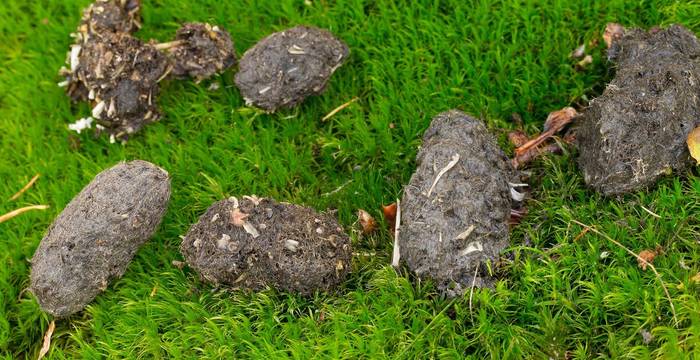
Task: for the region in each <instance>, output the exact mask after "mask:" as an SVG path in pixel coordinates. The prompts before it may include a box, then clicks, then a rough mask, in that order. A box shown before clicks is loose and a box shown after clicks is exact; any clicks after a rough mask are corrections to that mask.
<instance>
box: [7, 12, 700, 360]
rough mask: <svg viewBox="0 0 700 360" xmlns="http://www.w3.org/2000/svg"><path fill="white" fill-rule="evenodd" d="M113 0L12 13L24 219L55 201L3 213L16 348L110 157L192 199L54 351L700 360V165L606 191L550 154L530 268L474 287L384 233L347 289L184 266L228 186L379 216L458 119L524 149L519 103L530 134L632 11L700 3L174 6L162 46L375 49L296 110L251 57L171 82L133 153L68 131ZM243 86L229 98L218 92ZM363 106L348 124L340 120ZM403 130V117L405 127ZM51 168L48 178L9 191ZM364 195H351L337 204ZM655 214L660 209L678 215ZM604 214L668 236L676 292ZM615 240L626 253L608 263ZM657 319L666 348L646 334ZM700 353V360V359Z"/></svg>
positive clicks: (644, 244)
mask: <svg viewBox="0 0 700 360" xmlns="http://www.w3.org/2000/svg"><path fill="white" fill-rule="evenodd" d="M88 3H89V0H35V1H25V0H8V1H5V2H3V4H2V6H0V179H1V181H0V213H5V212H7V211H10V210H13V209H15V208H17V207H19V206H24V205H29V204H49V205H50V206H51V208H50V209H49V210H47V211H36V212H31V213H26V214H24V215H22V216H20V217H18V218H15V219H13V220H11V221H9V222H6V223H3V224H0V357H5V358H7V359H11V358H24V357H28V358H35V357H36V356H37V354H38V350H39V348H40V346H41V339H42V335H43V333H44V332H45V330H46V328H47V326H48V322H49V321H50V320H51V319H50V318H49V317H48V316H47V315H45V314H43V313H42V312H41V311H40V309H39V307H38V305H37V303H36V301H35V300H34V299H33V298H32V296H31V294H30V293H28V292H27V291H26V288H27V286H28V284H29V269H30V266H29V259H30V258H31V256H32V254H33V252H34V249H35V248H36V246H37V245H38V243H39V241H40V240H41V238H42V235H43V233H44V232H45V230H46V228H47V227H48V225H49V224H50V223H51V221H52V220H53V219H54V217H55V216H56V215H57V214H58V213H59V212H60V211H61V209H62V208H63V207H64V206H65V205H66V204H67V203H68V202H69V201H70V200H71V198H72V197H73V196H74V195H75V194H77V193H78V192H79V191H80V190H81V188H82V187H83V186H84V185H85V184H87V183H88V182H89V181H90V180H91V179H92V178H93V176H94V175H95V174H96V173H98V172H99V171H101V170H103V169H106V168H108V167H110V166H112V165H114V164H115V163H117V162H118V161H122V160H131V159H137V158H138V159H145V160H148V161H151V162H154V163H156V164H158V165H160V166H162V167H164V168H165V169H167V170H168V171H169V172H170V174H171V175H172V177H173V190H174V191H173V196H172V202H171V204H170V208H169V210H168V212H167V215H166V217H165V219H164V221H163V223H162V226H161V228H160V230H159V231H158V233H157V234H156V236H155V237H154V238H153V239H152V240H151V241H150V242H149V243H148V244H147V245H145V246H144V247H143V248H142V249H141V251H140V252H139V253H138V255H137V256H136V258H135V259H134V261H133V263H132V264H131V265H130V267H129V269H128V271H127V273H126V275H125V276H124V278H123V279H121V280H119V281H116V282H114V283H113V284H112V285H111V286H110V287H109V289H108V290H107V291H106V292H105V293H104V294H103V295H101V296H99V297H98V298H97V299H96V300H95V301H94V302H93V303H92V304H91V305H90V306H89V307H88V308H87V309H86V310H85V311H84V312H83V313H82V314H79V315H76V316H74V317H72V318H70V319H68V320H61V321H59V322H58V323H57V329H56V332H55V334H54V336H53V344H52V347H51V352H50V354H49V356H50V357H52V358H57V359H60V358H102V357H105V358H295V359H308V358H320V357H324V358H391V359H401V358H415V359H426V358H443V359H446V358H461V357H465V356H466V357H471V358H492V359H512V358H535V359H537V358H552V359H587V358H604V359H607V358H634V359H643V358H655V357H659V358H668V359H681V358H692V357H694V356H698V355H700V301H698V295H699V294H700V291H699V287H700V286H699V285H698V284H695V283H693V281H692V280H690V278H691V277H692V276H694V275H695V274H696V273H698V271H700V252H698V246H699V244H698V238H699V233H698V231H699V230H700V223H699V221H698V215H700V177H698V172H697V171H696V170H693V171H692V172H689V173H683V174H676V176H674V177H669V178H667V179H665V180H663V181H662V182H661V183H660V184H659V186H658V187H655V188H654V189H651V190H649V191H645V192H638V193H635V194H632V195H628V196H625V197H624V198H621V199H606V198H602V197H601V196H599V195H597V194H595V193H593V192H592V191H590V190H588V189H586V188H585V187H584V185H583V182H582V179H581V176H580V174H579V172H578V169H577V167H576V165H575V161H574V160H575V153H573V151H574V150H573V149H569V150H570V151H571V153H570V152H567V154H565V155H564V156H560V157H548V158H546V159H543V160H541V161H539V162H537V163H536V164H535V165H534V166H533V167H532V168H531V171H532V180H531V183H532V185H533V188H534V189H535V191H534V193H533V199H532V200H530V201H529V202H528V208H529V211H530V212H529V215H528V216H527V217H526V218H525V219H524V221H523V223H522V224H520V225H519V226H518V227H517V228H515V230H514V231H513V232H512V247H511V248H509V250H508V252H509V253H510V254H511V255H512V258H513V260H511V261H507V262H506V263H505V264H503V266H502V267H501V268H499V269H498V273H497V275H498V276H499V278H500V280H499V282H498V283H497V285H496V287H495V289H493V290H487V291H476V292H475V293H474V296H473V301H472V306H471V308H470V306H469V300H468V298H464V299H458V300H456V301H449V300H444V299H441V298H440V297H438V296H437V295H436V294H435V292H434V288H433V287H432V285H431V284H429V283H420V282H415V281H414V279H412V278H411V277H410V276H409V275H407V274H405V273H401V274H397V273H395V272H394V270H393V269H391V268H390V267H388V266H387V264H388V263H389V254H390V249H391V239H390V236H389V234H388V233H387V232H385V231H383V232H381V233H380V234H377V235H376V236H373V237H369V238H362V237H359V236H357V235H356V234H355V235H353V243H354V245H355V248H356V250H357V251H358V252H361V253H369V256H357V257H356V258H355V259H354V262H353V273H352V275H351V276H350V278H349V279H348V280H347V282H346V283H345V284H344V286H343V287H342V288H341V289H340V290H339V291H338V292H337V293H336V294H320V295H317V296H315V297H313V298H311V299H304V298H300V297H297V296H293V295H288V294H284V293H278V292H275V291H272V290H269V291H264V292H261V293H253V294H246V293H244V292H237V291H214V290H213V289H212V288H211V287H210V286H209V285H206V284H204V283H202V282H200V281H199V280H198V279H197V277H196V275H195V274H194V273H193V272H191V271H189V270H188V269H184V270H179V269H177V268H175V267H173V266H172V265H171V262H172V261H173V260H180V259H181V255H180V254H179V251H178V247H179V244H180V238H179V236H181V235H183V234H184V233H185V232H186V231H187V230H188V228H189V226H190V224H192V223H193V222H195V221H196V220H197V218H198V216H199V215H200V214H202V213H203V211H204V210H205V209H206V208H207V207H208V206H209V205H210V204H211V203H212V202H214V201H217V200H219V199H222V198H224V197H227V196H231V195H244V194H253V193H254V194H258V195H261V196H270V197H274V198H276V199H278V200H284V201H291V202H300V203H304V204H308V205H311V206H313V207H315V208H317V209H319V210H326V209H337V210H338V216H339V218H340V221H341V222H342V224H343V225H344V226H345V227H346V229H347V230H348V231H351V230H352V229H353V223H354V222H355V212H356V210H357V209H358V208H364V209H366V210H368V211H370V213H372V214H373V215H374V216H376V217H377V218H379V217H380V211H379V209H380V205H381V204H386V203H390V202H392V201H393V200H394V199H396V198H397V197H398V196H400V193H401V187H402V184H405V183H406V182H407V181H408V180H409V178H410V175H411V173H412V172H413V170H414V157H415V154H416V150H417V146H418V145H420V140H419V139H420V136H421V134H422V132H423V130H424V129H425V128H426V127H427V126H428V124H429V122H430V118H431V117H432V116H434V115H435V114H437V113H438V112H441V111H444V110H447V109H450V108H460V109H463V110H465V111H467V112H469V113H471V114H474V115H476V116H478V117H480V118H482V119H484V120H485V121H486V122H487V123H488V125H489V127H490V128H492V129H493V131H494V132H495V133H497V134H499V138H500V141H501V143H502V145H503V147H504V148H506V149H508V151H509V152H512V148H511V147H510V145H508V144H507V142H506V141H505V132H506V129H513V128H514V127H515V124H514V123H513V122H512V121H511V114H512V113H518V114H520V115H522V118H523V119H524V122H525V124H526V125H525V128H526V130H527V131H528V132H529V133H530V134H534V133H536V132H538V130H539V128H540V127H541V124H542V122H543V120H544V119H545V117H546V115H547V113H548V112H550V111H552V110H556V109H559V108H561V107H563V106H566V105H577V104H578V105H581V104H585V103H586V99H590V98H592V97H594V96H596V95H597V94H599V93H600V92H601V91H602V89H603V87H604V84H605V82H606V81H607V80H608V79H610V77H611V74H612V71H613V70H611V69H609V65H608V64H606V59H605V56H604V52H603V49H602V47H603V45H602V44H601V45H599V46H598V47H595V48H591V47H590V46H589V48H588V49H589V50H588V52H589V53H590V54H592V55H593V57H594V63H593V64H592V65H591V66H589V67H588V68H587V69H586V70H584V71H577V70H576V69H575V67H574V64H575V61H574V60H572V59H570V58H568V55H569V52H570V51H571V50H573V49H574V48H575V47H577V46H578V45H580V44H582V43H584V42H588V41H590V40H593V39H599V38H600V35H601V32H602V29H603V28H604V25H605V23H606V22H608V21H617V22H620V23H622V24H624V25H627V26H632V25H637V26H643V27H651V26H654V25H657V24H662V25H667V24H670V23H681V24H684V25H686V26H688V27H689V28H690V29H692V30H693V31H696V32H697V31H700V20H699V19H700V2H698V1H697V0H694V1H692V2H680V1H677V2H676V1H660V0H659V1H656V0H650V1H642V0H640V1H625V0H610V1H593V0H579V1H568V0H559V1H557V0H551V1H527V0H522V1H463V0H453V1H361V0H339V1H330V0H312V1H308V2H306V3H305V2H304V1H301V0H298V1H291V0H282V1H256V0H226V1H221V0H200V1H193V0H151V1H145V3H144V5H143V18H144V21H143V30H142V31H140V32H139V36H140V37H141V38H143V39H149V38H155V39H158V40H160V41H165V40H168V39H169V38H171V37H172V36H173V34H174V33H175V30H176V29H177V27H178V26H179V24H181V23H183V22H186V21H208V22H212V23H215V24H219V25H221V26H223V27H224V28H226V29H227V30H228V31H230V32H231V34H232V36H233V38H234V40H235V43H236V49H237V51H238V54H242V53H243V52H244V51H245V50H246V49H248V48H250V47H251V46H253V44H255V42H256V41H257V40H259V39H261V38H262V37H264V36H266V35H267V34H269V33H271V32H274V31H278V30H282V29H284V28H286V27H290V26H293V25H297V24H311V25H316V26H319V27H323V28H328V29H330V30H331V31H333V32H334V33H336V34H337V35H338V36H339V37H340V38H342V39H344V40H345V41H346V42H347V43H348V44H349V45H350V48H351V49H352V55H351V57H350V59H349V61H348V63H347V64H346V65H345V66H344V67H342V68H341V69H340V70H339V71H338V72H337V73H336V74H335V75H334V77H333V79H332V81H331V82H330V84H329V86H328V89H327V91H326V93H325V94H324V95H323V96H320V97H316V98H312V99H309V100H308V101H307V102H305V103H304V104H303V105H302V106H300V107H298V108H296V109H294V110H290V111H283V112H281V113H278V114H274V115H265V114H260V113H258V112H256V111H253V110H251V109H248V108H246V107H245V106H244V103H243V101H242V99H241V97H240V96H239V94H238V91H237V89H236V88H235V86H234V85H233V81H232V77H233V74H234V72H235V70H232V71H230V72H228V73H226V74H224V75H223V76H221V77H219V78H216V79H214V80H212V81H207V82H204V83H202V84H200V85H196V84H194V83H191V82H170V83H168V84H166V85H165V86H164V88H163V91H162V96H161V97H160V104H161V106H162V109H163V113H164V116H163V119H162V120H161V121H160V122H159V123H157V124H154V125H151V126H149V127H147V128H146V129H144V131H142V132H141V133H140V134H138V135H137V136H135V137H134V138H133V139H132V140H130V141H129V142H128V143H127V144H126V145H124V146H122V145H119V144H109V141H108V139H107V138H104V137H102V138H98V139H95V138H93V137H92V135H91V134H86V133H83V134H81V135H79V136H72V135H71V133H70V132H69V131H68V130H67V124H68V123H70V122H73V121H74V120H76V119H78V118H81V117H84V116H86V115H87V114H89V108H88V107H87V105H85V104H78V105H75V104H71V103H70V101H69V100H68V98H67V97H66V96H65V95H64V94H63V91H62V89H60V88H58V87H57V86H56V83H57V82H59V81H60V79H59V78H58V76H57V75H56V74H57V70H58V68H59V67H60V66H61V65H62V64H63V62H64V59H65V55H66V51H67V49H68V46H69V44H70V42H71V38H70V37H69V36H68V34H69V33H71V32H72V31H73V30H74V29H75V27H76V25H77V23H78V21H79V18H80V14H81V9H82V8H83V7H84V6H86V5H87V4H88ZM214 82H216V83H219V84H220V85H221V87H220V89H219V90H215V91H211V90H208V87H209V86H210V84H211V83H214ZM354 97H359V98H360V100H359V101H358V102H356V103H354V104H353V105H351V106H349V107H348V108H347V109H345V110H343V111H342V112H340V113H338V114H337V115H335V116H334V117H333V118H332V119H330V120H329V121H327V122H322V121H321V120H320V119H321V118H322V117H323V116H324V115H325V114H326V113H328V112H329V111H330V110H332V109H334V108H335V107H337V106H338V105H340V104H343V103H345V102H347V101H349V100H350V99H352V98H354ZM392 124H393V125H392ZM35 173H40V174H41V178H40V179H39V181H38V182H37V184H36V185H35V186H34V187H33V188H32V189H31V190H30V191H29V192H27V193H26V194H25V195H24V196H22V197H21V198H20V199H19V200H17V201H14V202H13V201H9V200H7V199H8V198H9V197H10V196H11V195H12V194H13V193H14V192H15V191H17V190H18V189H19V188H20V187H22V185H24V184H25V183H26V182H27V181H28V180H29V179H30V178H31V177H32V176H33V175H34V174H35ZM342 185H345V186H344V187H342V188H341V189H340V190H339V191H337V192H335V193H332V194H330V195H325V196H324V195H323V194H325V193H329V192H332V191H333V190H334V189H336V188H339V187H341V186H342ZM642 206H644V207H646V208H647V209H650V210H652V211H653V212H655V213H656V214H658V215H659V216H660V218H656V217H654V216H652V215H650V214H649V213H647V212H646V211H644V210H643V209H642ZM573 220H578V221H581V222H583V223H586V224H593V225H595V226H596V227H597V228H598V229H600V230H601V231H604V232H605V233H607V234H608V235H610V236H611V237H613V238H615V239H617V240H619V241H620V242H622V243H623V244H625V245H626V246H628V247H629V248H631V249H632V250H634V251H637V252H639V251H641V250H643V249H646V248H652V249H653V248H655V247H656V246H657V245H660V246H662V247H663V248H664V249H665V254H663V255H661V256H659V257H658V258H657V259H656V260H655V264H656V266H657V267H658V269H659V271H660V272H661V274H662V276H663V279H664V282H665V283H666V284H667V285H668V287H669V290H670V292H671V296H672V298H673V303H674V305H675V308H676V312H677V314H678V319H679V323H678V324H675V323H674V322H673V319H672V315H671V309H670V306H669V302H668V301H667V299H666V298H665V296H664V294H663V290H662V287H661V286H660V284H659V282H658V281H657V280H656V279H655V277H654V275H653V273H652V272H651V271H649V270H647V271H642V270H641V269H639V268H638V267H637V264H636V261H635V259H634V258H633V257H631V256H630V255H628V254H627V253H625V252H624V250H622V249H620V248H617V247H615V246H614V245H613V244H612V243H611V242H609V241H607V240H605V239H604V238H602V237H600V236H597V235H595V234H593V233H590V232H589V233H587V234H585V235H583V236H580V237H579V238H578V239H577V235H579V234H580V233H581V231H582V228H581V227H580V226H578V225H576V224H574V223H573ZM606 255H607V256H606ZM642 330H647V331H650V332H651V334H652V335H653V340H652V341H651V342H650V343H649V344H645V343H644V341H643V337H642V335H641V332H640V331H642ZM699 357H700V356H699Z"/></svg>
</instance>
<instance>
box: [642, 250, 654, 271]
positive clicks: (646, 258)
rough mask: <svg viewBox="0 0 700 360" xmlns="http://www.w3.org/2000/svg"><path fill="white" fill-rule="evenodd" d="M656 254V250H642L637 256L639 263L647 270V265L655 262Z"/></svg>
mask: <svg viewBox="0 0 700 360" xmlns="http://www.w3.org/2000/svg"><path fill="white" fill-rule="evenodd" d="M656 255H657V254H656V251H654V250H648V249H647V250H642V252H640V253H639V256H638V257H637V265H638V266H639V267H640V268H642V270H646V269H647V266H649V264H651V263H653V262H654V258H655V257H656Z"/></svg>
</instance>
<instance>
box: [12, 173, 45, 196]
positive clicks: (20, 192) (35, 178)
mask: <svg viewBox="0 0 700 360" xmlns="http://www.w3.org/2000/svg"><path fill="white" fill-rule="evenodd" d="M37 179H39V174H36V175H34V177H33V178H32V179H31V180H29V182H28V183H27V185H24V187H23V188H22V189H20V190H19V191H18V192H17V193H16V194H14V195H12V197H11V198H10V201H14V200H17V198H19V197H20V196H22V194H24V192H25V191H27V190H29V188H30V187H32V185H34V183H35V182H36V181H37Z"/></svg>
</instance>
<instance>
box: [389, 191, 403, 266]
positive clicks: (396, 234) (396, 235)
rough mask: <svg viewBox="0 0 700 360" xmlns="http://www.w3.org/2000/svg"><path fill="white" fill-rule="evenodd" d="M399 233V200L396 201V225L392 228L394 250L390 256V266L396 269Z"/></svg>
mask: <svg viewBox="0 0 700 360" xmlns="http://www.w3.org/2000/svg"><path fill="white" fill-rule="evenodd" d="M400 231H401V200H399V199H396V224H395V226H394V250H393V251H392V254H391V266H393V267H394V269H398V268H399V265H400V261H401V249H400V243H399V233H400Z"/></svg>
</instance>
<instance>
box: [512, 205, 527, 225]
mask: <svg viewBox="0 0 700 360" xmlns="http://www.w3.org/2000/svg"><path fill="white" fill-rule="evenodd" d="M525 215H527V208H522V209H511V210H510V219H508V226H510V227H511V228H512V227H514V226H517V225H518V224H520V222H521V221H522V220H523V218H524V217H525Z"/></svg>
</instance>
